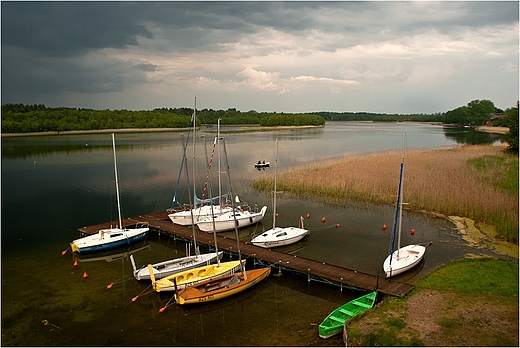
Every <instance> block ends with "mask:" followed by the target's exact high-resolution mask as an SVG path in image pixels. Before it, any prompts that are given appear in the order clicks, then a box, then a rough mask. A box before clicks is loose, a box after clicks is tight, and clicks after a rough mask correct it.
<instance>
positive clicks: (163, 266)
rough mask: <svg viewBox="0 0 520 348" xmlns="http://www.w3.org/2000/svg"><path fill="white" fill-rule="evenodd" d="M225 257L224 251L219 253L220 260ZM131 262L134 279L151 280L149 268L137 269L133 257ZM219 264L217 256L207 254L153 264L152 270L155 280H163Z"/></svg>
mask: <svg viewBox="0 0 520 348" xmlns="http://www.w3.org/2000/svg"><path fill="white" fill-rule="evenodd" d="M223 255H224V252H223V251H220V252H219V253H218V259H219V260H220V259H222V256H223ZM130 261H131V262H132V267H133V269H134V277H135V279H137V280H150V279H151V277H150V269H149V268H148V267H141V268H140V269H138V268H137V266H136V264H135V262H134V258H133V255H130ZM215 262H217V254H216V253H214V252H212V253H207V254H200V255H194V256H185V257H180V258H177V259H173V260H168V261H163V262H158V263H154V264H152V270H153V273H154V276H155V279H162V278H164V277H168V276H171V275H173V274H176V273H179V272H183V271H187V270H190V269H193V268H198V267H203V266H208V265H210V264H212V263H215Z"/></svg>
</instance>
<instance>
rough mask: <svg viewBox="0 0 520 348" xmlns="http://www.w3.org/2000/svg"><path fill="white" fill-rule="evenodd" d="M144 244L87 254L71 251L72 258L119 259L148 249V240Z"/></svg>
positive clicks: (81, 259)
mask: <svg viewBox="0 0 520 348" xmlns="http://www.w3.org/2000/svg"><path fill="white" fill-rule="evenodd" d="M143 244H144V245H141V246H136V245H134V246H133V248H128V247H122V248H116V249H112V250H110V251H98V252H92V253H88V254H78V253H72V260H73V261H78V262H92V261H106V262H112V261H116V260H120V259H122V258H125V257H128V256H129V255H131V254H133V253H136V252H138V251H143V250H147V251H149V250H150V244H149V243H148V242H145V243H143Z"/></svg>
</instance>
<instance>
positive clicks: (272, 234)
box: [251, 227, 309, 248]
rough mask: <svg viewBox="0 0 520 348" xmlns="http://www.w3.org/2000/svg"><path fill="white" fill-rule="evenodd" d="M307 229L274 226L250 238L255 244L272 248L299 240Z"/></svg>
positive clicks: (307, 231)
mask: <svg viewBox="0 0 520 348" xmlns="http://www.w3.org/2000/svg"><path fill="white" fill-rule="evenodd" d="M308 234H309V230H306V229H303V228H298V227H275V228H273V229H270V230H268V231H265V232H264V233H262V234H261V235H259V236H256V237H255V238H253V239H252V240H251V243H253V244H254V245H256V246H259V247H262V248H274V247H280V246H285V245H290V244H294V243H297V242H299V241H300V240H302V239H303V238H304V237H305V236H306V235H308Z"/></svg>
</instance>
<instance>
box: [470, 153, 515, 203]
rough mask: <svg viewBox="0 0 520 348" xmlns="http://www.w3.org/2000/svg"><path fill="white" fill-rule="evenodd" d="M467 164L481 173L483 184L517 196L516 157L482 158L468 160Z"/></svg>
mask: <svg viewBox="0 0 520 348" xmlns="http://www.w3.org/2000/svg"><path fill="white" fill-rule="evenodd" d="M468 164H469V165H470V166H472V167H473V168H475V169H477V170H478V171H479V172H480V173H481V175H482V180H483V181H484V182H485V183H488V184H491V185H493V186H494V187H496V188H497V189H499V190H503V191H505V192H506V193H508V194H511V195H515V196H518V157H517V156H513V155H511V154H507V153H504V156H484V157H481V158H475V159H472V160H469V161H468Z"/></svg>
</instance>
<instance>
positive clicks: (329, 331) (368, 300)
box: [318, 291, 377, 338]
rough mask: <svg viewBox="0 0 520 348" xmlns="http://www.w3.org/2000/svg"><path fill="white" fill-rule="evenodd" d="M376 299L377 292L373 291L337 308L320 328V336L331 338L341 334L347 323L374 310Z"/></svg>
mask: <svg viewBox="0 0 520 348" xmlns="http://www.w3.org/2000/svg"><path fill="white" fill-rule="evenodd" d="M376 298H377V291H373V292H371V293H368V294H366V295H364V296H361V297H358V298H356V299H354V300H352V301H350V302H347V303H345V304H344V305H342V306H340V307H338V308H336V309H335V310H333V311H332V312H331V313H330V314H329V315H328V316H327V317H326V318H325V319H324V320H323V321H322V322H321V324H320V325H319V326H318V334H319V336H320V337H321V338H329V337H332V336H334V335H337V334H339V333H341V332H342V331H343V325H345V322H346V321H347V320H350V319H352V318H353V317H355V316H356V315H359V314H361V313H363V312H364V311H366V310H367V309H369V308H372V307H373V306H374V303H375V301H376Z"/></svg>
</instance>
